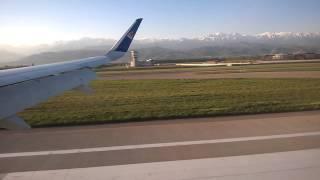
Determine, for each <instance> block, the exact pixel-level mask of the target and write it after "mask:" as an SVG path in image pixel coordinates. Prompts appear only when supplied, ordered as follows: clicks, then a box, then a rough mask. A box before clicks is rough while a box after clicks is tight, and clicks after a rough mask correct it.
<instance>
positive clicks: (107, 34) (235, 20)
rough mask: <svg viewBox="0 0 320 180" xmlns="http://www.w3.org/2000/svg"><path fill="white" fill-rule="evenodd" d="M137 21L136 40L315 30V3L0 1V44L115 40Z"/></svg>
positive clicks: (319, 14) (319, 15)
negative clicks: (216, 33)
mask: <svg viewBox="0 0 320 180" xmlns="http://www.w3.org/2000/svg"><path fill="white" fill-rule="evenodd" d="M138 17H143V18H144V22H143V24H142V27H141V31H139V33H138V38H179V37H196V36H203V35H206V34H209V33H213V32H225V33H230V32H239V33H245V34H255V33H262V32H267V31H270V32H280V31H290V32H319V31H320V23H319V19H320V1H319V0H0V40H1V41H2V43H12V44H15V43H14V42H16V44H19V41H20V44H28V42H29V41H30V43H35V44H36V43H46V42H51V41H54V40H55V39H56V40H64V39H65V40H67V39H77V38H79V37H83V36H89V37H103V38H118V37H119V36H120V35H121V34H122V33H123V32H124V31H125V30H126V29H127V28H128V26H129V25H130V24H131V23H132V22H133V21H134V19H135V18H138ZM34 36H36V37H34ZM31 41H32V42H31Z"/></svg>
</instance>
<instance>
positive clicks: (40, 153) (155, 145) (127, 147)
mask: <svg viewBox="0 0 320 180" xmlns="http://www.w3.org/2000/svg"><path fill="white" fill-rule="evenodd" d="M318 135H320V132H319V131H317V132H307V133H294V134H280V135H270V136H255V137H240V138H226V139H214V140H199V141H181V142H170V143H153V144H139V145H124V146H109V147H97V148H82V149H68V150H54V151H37V152H19V153H3V154H0V158H9V157H24V156H43V155H58V154H75V153H86V152H104V151H116V150H130V149H143V148H158V147H173V146H184V145H201V144H215V143H228V142H241V141H253V140H268V139H281V138H292V137H306V136H318Z"/></svg>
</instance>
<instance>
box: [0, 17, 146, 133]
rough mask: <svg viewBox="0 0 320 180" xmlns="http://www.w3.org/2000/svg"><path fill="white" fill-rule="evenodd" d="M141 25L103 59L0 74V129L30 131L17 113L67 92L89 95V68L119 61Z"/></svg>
mask: <svg viewBox="0 0 320 180" xmlns="http://www.w3.org/2000/svg"><path fill="white" fill-rule="evenodd" d="M141 21H142V19H137V20H136V21H135V22H134V23H133V24H132V26H131V27H130V28H129V29H128V31H127V32H126V33H125V34H124V35H123V36H122V37H121V39H120V40H119V41H118V42H117V43H116V44H115V45H114V46H113V47H112V48H111V49H110V51H109V52H107V53H106V54H105V55H104V56H97V57H90V58H85V59H78V60H72V61H67V62H60V63H53V64H46V65H39V66H30V67H23V68H16V69H8V70H0V127H2V128H6V129H25V128H30V126H29V125H28V124H27V123H26V122H25V121H24V120H23V119H21V118H20V117H18V116H17V115H16V114H17V113H18V112H21V111H23V110H24V109H26V108H28V107H31V106H34V105H36V104H38V103H40V102H43V101H45V100H47V99H48V98H49V97H52V96H56V95H59V94H61V93H63V92H64V91H67V90H70V89H78V90H81V91H84V92H89V91H90V88H89V86H88V83H89V82H90V81H91V80H93V79H95V78H96V74H95V72H94V71H93V70H92V68H96V67H99V66H101V65H104V64H107V63H110V62H111V61H114V60H117V59H119V58H120V57H122V56H123V55H124V54H125V53H126V52H127V51H128V49H129V47H130V44H131V42H132V40H133V38H134V36H135V34H136V32H137V30H138V28H139V26H140V23H141Z"/></svg>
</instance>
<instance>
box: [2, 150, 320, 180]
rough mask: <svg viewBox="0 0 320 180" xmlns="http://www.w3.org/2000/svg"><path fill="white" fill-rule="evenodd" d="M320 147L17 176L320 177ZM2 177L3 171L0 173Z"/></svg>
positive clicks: (6, 179) (10, 179)
mask: <svg viewBox="0 0 320 180" xmlns="http://www.w3.org/2000/svg"><path fill="white" fill-rule="evenodd" d="M319 157H320V149H311V150H299V151H290V152H278V153H267V154H255V155H242V156H231V157H220V158H207V159H192V160H178V161H167V162H151V163H140V164H126V165H115V166H100V167H87V168H74V169H59V170H44V171H29V172H14V173H8V174H6V175H3V180H17V179H26V180H27V179H30V180H36V179H39V180H40V179H118V180H122V179H123V180H126V179H141V180H145V179H147V180H158V179H166V180H177V179H178V180H205V179H215V180H231V179H246V180H256V179H273V180H282V179H290V180H301V179H306V180H318V179H319V176H320V162H319V161H318V159H319ZM0 177H1V174H0Z"/></svg>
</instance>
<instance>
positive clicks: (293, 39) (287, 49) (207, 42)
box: [0, 32, 320, 64]
mask: <svg viewBox="0 0 320 180" xmlns="http://www.w3.org/2000/svg"><path fill="white" fill-rule="evenodd" d="M114 42H115V41H114V40H112V39H103V38H99V39H97V38H82V39H79V40H74V41H59V42H57V43H54V44H50V45H40V46H38V47H32V49H30V50H29V53H28V54H27V55H25V56H26V57H25V58H23V59H21V61H20V62H23V63H22V64H28V63H29V64H30V62H32V63H35V64H41V63H50V62H56V60H65V59H77V58H84V57H89V56H92V55H99V54H101V55H102V54H104V53H105V51H106V49H108V48H111V46H112V44H113V43H114ZM3 47H5V48H3ZM6 48H7V49H6ZM21 49H22V50H23V48H22V47H20V49H15V48H12V47H10V46H0V61H2V62H5V61H8V58H7V56H5V54H4V53H1V50H5V51H2V52H12V53H15V54H19V52H20V51H21ZM132 49H135V50H138V51H139V54H140V57H141V58H142V59H149V58H153V59H179V58H198V57H208V56H212V57H227V56H258V55H264V54H273V53H297V52H316V53H320V33H293V32H265V33H261V34H255V35H246V34H240V33H212V34H208V35H205V36H203V37H198V38H179V39H154V38H153V39H149V38H145V39H137V40H135V41H134V43H133V47H132ZM1 54H4V55H1Z"/></svg>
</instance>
